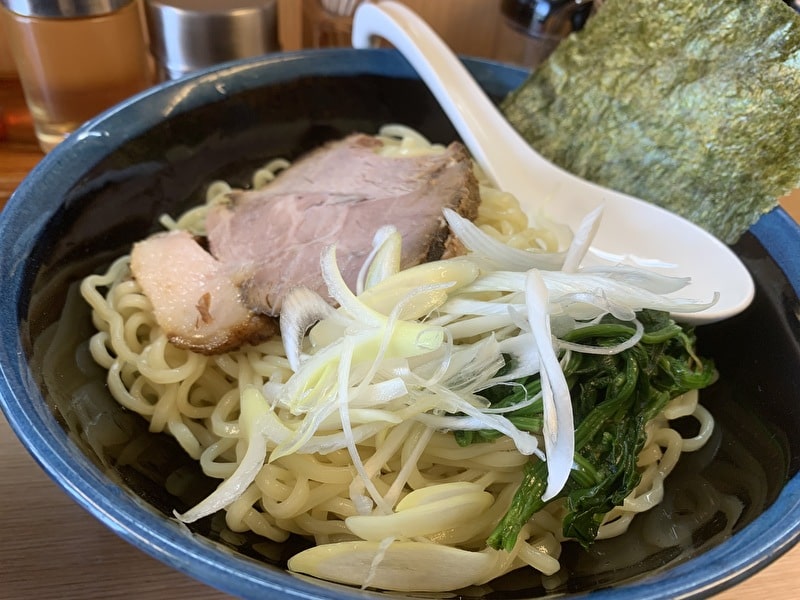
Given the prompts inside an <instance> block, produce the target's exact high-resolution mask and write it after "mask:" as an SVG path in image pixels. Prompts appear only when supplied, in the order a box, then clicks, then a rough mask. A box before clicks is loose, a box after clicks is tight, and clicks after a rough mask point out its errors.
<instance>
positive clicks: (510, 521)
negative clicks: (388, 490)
mask: <svg viewBox="0 0 800 600" xmlns="http://www.w3.org/2000/svg"><path fill="white" fill-rule="evenodd" d="M638 318H639V320H640V321H641V322H642V324H643V325H644V328H645V333H644V336H643V337H642V340H641V342H640V343H639V344H637V345H636V346H634V347H632V348H630V349H628V350H624V351H623V352H621V353H619V354H616V355H610V356H605V355H596V354H580V353H577V352H574V353H572V354H571V356H570V358H569V360H568V362H567V364H566V366H565V367H564V372H565V374H566V376H567V381H568V382H569V384H570V393H571V395H572V402H573V411H574V415H575V423H576V431H575V452H576V453H575V466H574V467H573V470H572V472H571V474H570V478H569V480H568V482H567V485H566V487H565V488H564V490H563V491H562V492H561V494H560V495H559V496H558V498H564V497H566V502H567V509H568V514H567V516H566V518H565V519H564V523H563V526H564V534H565V535H566V536H568V537H570V538H574V539H577V540H578V541H579V542H581V543H582V544H584V545H588V544H589V543H591V542H592V541H593V540H594V538H595V536H596V535H597V530H598V527H599V526H600V523H601V521H602V519H603V516H604V515H605V514H606V513H607V512H608V511H610V510H611V509H612V508H613V507H614V506H618V505H620V504H622V501H623V500H624V499H625V497H627V496H628V495H629V494H630V493H631V492H632V491H633V489H634V488H635V487H636V485H638V483H639V480H640V474H639V471H638V469H637V467H636V462H637V458H638V456H639V453H640V452H641V450H642V447H643V446H644V442H645V429H644V426H645V424H646V423H647V422H648V421H649V420H650V419H652V418H653V417H655V416H656V415H657V414H658V413H659V412H660V411H661V410H663V408H664V407H665V406H666V404H667V403H668V402H669V401H670V400H671V399H672V398H674V397H676V396H678V395H680V394H682V393H684V392H686V391H689V390H692V389H700V388H703V387H705V386H707V385H709V384H710V383H711V382H712V381H713V379H714V376H715V371H714V366H713V364H712V363H710V362H708V361H701V360H700V359H699V358H698V357H697V356H696V355H695V353H694V341H695V339H694V333H693V330H692V329H691V328H683V327H681V326H680V325H678V324H676V323H675V322H674V321H672V320H671V319H670V318H669V315H668V314H667V313H663V312H658V311H642V312H641V313H639V314H638ZM632 334H633V327H632V326H631V325H630V324H629V323H626V322H623V321H619V320H617V319H615V318H613V317H605V318H604V319H603V320H602V321H601V322H600V323H598V324H597V325H593V326H589V327H585V328H582V329H576V330H574V331H573V332H571V333H570V334H569V335H568V336H566V339H567V341H572V342H580V343H588V344H593V345H608V346H613V345H616V344H618V343H619V342H620V341H622V340H625V339H628V338H629V337H630V336H631V335H632ZM521 383H522V385H523V386H524V388H525V390H526V391H523V390H522V388H520V387H518V388H509V387H507V386H496V387H494V388H491V389H489V390H487V391H486V393H485V395H486V397H487V398H488V399H489V401H490V402H492V406H494V407H500V406H508V405H511V404H514V403H516V402H519V401H520V400H521V399H522V397H523V395H524V394H525V393H527V394H536V393H537V392H538V391H539V380H538V376H534V377H531V378H528V379H527V380H525V381H523V382H521ZM509 389H511V390H513V391H512V392H511V393H509ZM507 416H508V417H509V418H510V419H511V420H512V421H513V422H514V423H515V424H516V425H517V427H520V428H525V429H527V430H528V431H532V432H539V431H541V418H542V405H541V402H537V403H534V404H532V405H530V406H527V407H525V408H522V409H520V410H519V411H514V412H511V413H509V414H508V415H507ZM495 435H496V434H495V433H494V432H488V431H487V432H472V433H467V432H458V433H457V434H456V439H457V440H458V441H459V443H461V444H469V443H472V442H476V441H485V440H489V439H492V438H493V437H494V436H495ZM546 487H547V463H546V462H543V461H539V460H536V461H531V462H530V463H528V465H527V467H526V469H525V474H524V478H523V481H522V484H521V485H520V487H519V489H518V490H517V493H516V495H515V496H514V499H513V501H512V504H511V507H510V508H509V510H508V512H507V513H506V515H505V516H504V517H503V519H502V520H501V521H500V523H499V524H498V526H497V528H496V529H495V531H494V532H493V533H492V535H491V536H490V537H489V540H488V543H489V545H490V546H492V547H494V548H505V549H508V550H510V549H511V548H513V546H514V543H515V542H516V539H517V536H518V534H519V531H520V529H521V528H522V527H523V525H524V524H525V523H526V522H527V521H528V520H529V519H530V518H531V517H532V516H533V514H534V513H535V512H537V511H539V510H541V509H542V508H543V507H544V506H545V504H546V503H545V502H543V501H542V494H543V493H544V490H545V488H546Z"/></svg>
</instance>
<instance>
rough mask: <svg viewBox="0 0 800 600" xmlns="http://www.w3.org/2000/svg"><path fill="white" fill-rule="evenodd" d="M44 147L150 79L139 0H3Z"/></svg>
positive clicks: (0, 14)
mask: <svg viewBox="0 0 800 600" xmlns="http://www.w3.org/2000/svg"><path fill="white" fill-rule="evenodd" d="M0 5H1V6H2V8H0V17H2V21H3V26H4V29H5V33H6V35H7V37H8V41H9V44H10V46H11V51H12V54H13V56H14V61H15V63H16V65H17V71H18V74H19V78H20V81H21V82H22V87H23V91H24V94H25V99H26V102H27V104H28V108H29V109H30V111H31V115H32V117H33V123H34V129H35V131H36V137H37V139H38V141H39V145H40V146H41V147H42V150H44V151H45V152H48V151H49V150H51V149H52V148H54V147H55V146H56V145H57V144H58V143H59V142H60V141H61V140H63V139H64V137H65V136H67V135H68V134H69V133H71V132H72V131H74V130H75V129H76V128H77V127H78V126H80V125H81V124H82V123H84V122H85V121H87V120H88V119H90V118H92V117H94V116H95V115H97V114H99V113H100V112H102V111H103V110H105V109H106V108H109V107H111V106H112V105H114V104H116V103H118V102H120V101H122V100H124V99H125V98H128V97H129V96H131V95H133V94H135V93H136V92H139V91H141V90H143V89H144V88H146V87H148V86H149V85H151V84H152V83H153V76H152V67H151V59H150V57H149V55H148V52H147V43H146V39H145V35H144V30H143V26H142V22H141V15H140V12H139V10H140V9H139V4H138V2H137V0H58V1H57V2H56V1H54V0H0Z"/></svg>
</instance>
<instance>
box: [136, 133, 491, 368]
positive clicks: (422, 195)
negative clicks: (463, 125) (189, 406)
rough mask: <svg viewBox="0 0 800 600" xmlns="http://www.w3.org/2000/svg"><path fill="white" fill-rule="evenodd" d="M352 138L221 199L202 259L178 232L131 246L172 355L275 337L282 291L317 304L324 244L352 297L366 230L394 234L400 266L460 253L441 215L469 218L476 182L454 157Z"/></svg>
mask: <svg viewBox="0 0 800 600" xmlns="http://www.w3.org/2000/svg"><path fill="white" fill-rule="evenodd" d="M380 145H381V142H380V141H379V140H377V139H375V138H373V137H370V136H366V135H360V134H355V135H352V136H349V137H347V138H345V139H344V140H341V141H338V142H333V143H331V144H328V145H326V146H324V147H322V148H320V149H319V150H316V151H314V152H311V153H310V154H308V155H306V156H305V157H303V158H301V159H300V160H298V161H297V162H296V163H295V164H294V165H292V167H290V168H289V169H287V170H286V171H284V172H283V173H281V175H280V176H279V177H278V178H277V179H276V180H275V181H274V182H272V183H270V184H269V185H268V186H267V187H265V188H262V189H260V190H256V191H243V192H233V193H231V194H230V195H229V199H228V201H227V202H226V203H224V204H222V205H219V206H217V207H215V208H214V209H212V210H211V211H210V212H209V215H208V218H207V221H206V229H207V231H208V241H209V245H210V250H211V254H209V253H208V252H207V251H206V250H205V249H204V248H203V247H202V246H200V244H198V243H197V242H196V241H195V240H194V239H193V238H192V236H191V235H190V234H188V233H185V232H171V233H162V234H156V235H154V236H151V237H150V238H148V239H146V240H143V241H141V242H139V243H137V244H135V245H134V248H133V251H132V255H131V270H132V272H133V276H134V277H135V278H136V279H137V281H139V283H140V285H141V286H142V288H143V290H144V293H145V294H146V295H147V297H148V298H149V299H150V301H151V303H152V304H153V308H154V312H155V317H156V320H157V321H158V324H159V325H160V326H161V327H162V329H164V331H165V332H166V333H167V335H168V337H169V339H170V341H171V342H172V343H174V344H175V345H177V346H179V347H183V348H188V349H190V350H194V351H197V352H201V353H204V354H214V353H220V352H226V351H229V350H232V349H235V348H237V347H238V346H240V345H242V344H245V343H257V342H259V341H262V340H264V339H267V338H268V337H270V336H271V335H273V334H274V333H276V331H277V326H276V322H275V319H273V318H270V317H271V316H276V315H277V314H278V313H279V311H280V304H281V300H282V298H283V296H284V294H285V293H286V292H288V291H289V290H290V289H291V288H293V287H295V286H298V285H305V286H307V287H309V288H311V289H313V290H316V291H317V292H318V293H320V295H322V296H323V297H327V290H326V288H325V284H324V282H323V280H322V274H321V270H320V256H321V254H322V251H323V249H324V248H325V247H327V246H328V245H329V244H332V243H335V244H336V248H337V259H338V263H339V268H340V270H341V271H342V275H343V276H344V278H345V281H346V282H347V283H348V284H349V285H350V286H351V287H354V284H355V281H356V278H357V275H358V271H359V269H360V268H361V265H362V264H363V261H364V259H365V258H366V256H367V255H368V254H369V252H370V250H371V247H372V238H373V236H374V235H375V232H376V231H377V230H378V229H379V228H380V227H382V226H384V225H394V226H395V227H397V229H398V231H399V232H400V233H401V234H402V236H403V257H402V266H403V268H406V267H409V266H413V265H415V264H419V263H422V262H425V261H429V260H436V259H439V258H442V257H447V256H454V255H456V254H459V253H460V252H461V248H460V245H459V244H458V242H457V240H455V239H452V238H451V237H450V236H449V232H448V230H447V227H446V223H445V220H444V218H443V215H442V209H443V208H444V207H449V208H452V209H454V210H456V211H457V212H459V213H460V214H461V215H463V216H465V217H467V218H469V219H474V218H475V217H476V216H477V211H478V204H479V202H480V197H479V192H478V184H477V181H476V180H475V177H474V175H473V173H472V164H471V161H470V158H469V156H468V154H467V152H466V149H465V148H464V147H463V146H462V145H461V144H458V143H453V144H451V145H450V146H449V147H448V148H447V150H446V151H445V152H444V153H442V154H429V155H423V156H418V157H386V156H381V155H379V154H377V153H376V150H377V149H378V148H379V147H380Z"/></svg>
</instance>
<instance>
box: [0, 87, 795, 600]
mask: <svg viewBox="0 0 800 600" xmlns="http://www.w3.org/2000/svg"><path fill="white" fill-rule="evenodd" d="M0 107H3V110H4V111H5V115H6V131H5V137H4V139H0V208H2V206H4V205H5V202H6V200H8V197H9V196H10V195H11V193H12V192H13V190H14V189H15V188H16V187H17V185H18V184H19V182H20V181H21V180H22V179H23V178H24V177H25V175H26V174H27V173H28V172H29V171H30V170H31V169H32V168H33V167H34V166H35V165H36V163H37V162H39V160H40V159H41V158H42V153H41V151H40V150H39V148H38V146H37V145H36V140H35V138H34V135H33V129H32V127H31V123H30V116H29V115H28V113H27V111H26V110H25V106H24V103H23V101H22V97H21V93H20V89H19V86H18V85H17V84H16V83H15V82H7V81H6V82H0ZM783 203H784V205H785V206H786V207H787V209H789V210H790V212H791V213H792V214H793V215H795V217H796V218H798V219H800V193H798V194H794V195H793V196H791V197H789V198H786V199H784V201H783ZM0 457H2V460H0V532H2V533H1V534H0V599H6V598H8V599H11V598H15V599H29V598H30V599H36V600H46V599H51V598H52V599H57V600H71V599H76V600H77V599H80V600H90V599H94V598H103V599H107V600H112V599H114V598H120V599H122V598H171V599H173V600H179V599H181V598H186V599H191V600H204V599H209V600H210V599H217V600H220V599H222V598H227V596H226V595H224V594H222V593H220V592H217V591H215V590H213V589H211V588H209V587H207V586H205V585H203V584H201V583H198V582H196V581H194V580H192V579H190V578H189V577H187V576H185V575H183V574H181V573H178V572H177V571H173V570H172V569H170V568H168V567H166V566H164V565H162V564H161V563H160V562H158V561H156V560H155V559H152V558H150V557H149V556H147V555H145V554H144V553H142V552H141V551H139V550H138V549H136V548H134V547H133V546H131V545H129V544H127V543H126V542H124V541H123V540H121V539H120V538H118V537H117V536H116V535H115V534H113V533H112V532H111V531H110V530H108V529H106V528H105V526H103V525H101V524H100V523H99V522H98V521H97V520H95V519H94V518H93V517H92V516H90V515H89V514H88V513H87V512H85V511H84V510H83V509H81V508H80V507H79V506H78V505H77V504H75V503H74V502H73V501H72V500H71V499H70V498H69V497H68V496H67V495H66V494H65V493H64V492H62V491H61V489H60V488H59V487H58V486H57V485H56V484H55V483H53V482H52V481H51V480H50V479H49V478H48V477H47V476H46V475H45V473H44V472H43V471H42V470H41V469H40V468H39V466H38V465H37V464H36V463H35V462H34V461H33V459H32V458H31V457H30V456H29V454H28V453H27V451H26V450H25V448H24V447H23V446H22V445H21V444H20V443H19V441H18V440H17V439H16V437H15V436H14V434H13V433H12V431H11V429H10V428H9V426H8V423H7V422H6V420H5V419H3V418H2V417H0ZM799 589H800V546H797V547H796V548H795V549H794V550H791V551H790V552H789V553H787V554H786V555H785V556H783V557H781V558H780V559H778V560H777V561H776V562H775V563H773V564H772V565H770V566H769V567H767V568H766V569H764V570H763V571H761V572H760V573H758V574H756V575H755V576H754V577H751V578H750V579H748V580H746V581H744V582H743V583H741V584H739V585H737V586H736V587H734V588H732V589H730V590H727V591H725V592H723V593H721V594H719V595H717V596H716V597H715V598H716V600H734V599H739V598H751V597H762V598H770V599H772V600H790V599H794V598H797V597H798V595H799V594H800V592H799V591H798V590H799Z"/></svg>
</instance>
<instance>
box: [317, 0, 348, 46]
mask: <svg viewBox="0 0 800 600" xmlns="http://www.w3.org/2000/svg"><path fill="white" fill-rule="evenodd" d="M361 2H362V0H311V1H309V2H304V3H303V11H304V17H305V18H306V19H307V20H308V21H309V23H310V26H311V44H310V45H311V47H312V48H323V47H325V46H349V45H350V32H351V31H352V28H353V13H354V12H355V10H356V8H357V7H358V5H359V4H361Z"/></svg>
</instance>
